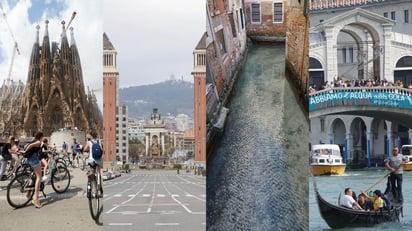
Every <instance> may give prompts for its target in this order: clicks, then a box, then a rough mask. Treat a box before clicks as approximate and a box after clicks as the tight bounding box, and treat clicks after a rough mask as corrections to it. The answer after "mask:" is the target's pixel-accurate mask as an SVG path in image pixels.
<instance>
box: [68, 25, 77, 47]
mask: <svg viewBox="0 0 412 231" xmlns="http://www.w3.org/2000/svg"><path fill="white" fill-rule="evenodd" d="M69 30H70V46H73V45H74V44H76V41H75V40H74V33H73V27H70V29H69Z"/></svg>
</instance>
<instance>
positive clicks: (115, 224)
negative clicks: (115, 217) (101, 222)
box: [109, 223, 133, 226]
mask: <svg viewBox="0 0 412 231" xmlns="http://www.w3.org/2000/svg"><path fill="white" fill-rule="evenodd" d="M109 225H113V226H119V225H133V223H109Z"/></svg>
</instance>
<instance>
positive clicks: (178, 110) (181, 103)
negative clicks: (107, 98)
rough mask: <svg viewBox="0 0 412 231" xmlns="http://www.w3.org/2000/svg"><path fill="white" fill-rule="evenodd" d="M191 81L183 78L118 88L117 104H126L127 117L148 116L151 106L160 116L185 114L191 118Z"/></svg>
mask: <svg viewBox="0 0 412 231" xmlns="http://www.w3.org/2000/svg"><path fill="white" fill-rule="evenodd" d="M193 97H194V90H193V83H191V82H188V81H184V80H167V81H164V82H160V83H156V84H150V85H143V86H133V87H127V88H120V89H119V105H126V106H127V107H128V109H129V118H136V119H143V118H149V117H150V115H151V113H152V110H153V108H158V109H159V113H160V114H161V115H162V116H166V115H167V114H168V113H170V114H172V115H174V116H176V115H178V114H187V115H189V116H190V117H191V118H193V112H194V108H193V107H194V106H193V101H194V98H193Z"/></svg>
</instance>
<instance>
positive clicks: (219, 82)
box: [206, 0, 247, 158]
mask: <svg viewBox="0 0 412 231" xmlns="http://www.w3.org/2000/svg"><path fill="white" fill-rule="evenodd" d="M206 17H207V20H206V53H207V67H206V69H207V70H206V142H207V158H209V156H210V152H211V151H212V150H213V145H214V139H215V138H216V132H219V131H220V130H221V129H222V128H223V127H224V122H223V121H224V120H225V117H226V114H227V112H228V109H227V108H226V106H227V103H228V100H229V98H230V92H231V89H232V87H233V85H234V83H235V81H236V76H237V73H238V72H239V70H240V68H241V66H242V63H243V62H244V60H245V55H246V52H247V51H246V48H247V37H246V15H245V9H244V7H243V3H242V2H241V1H231V2H228V1H223V0H208V1H207V6H206Z"/></svg>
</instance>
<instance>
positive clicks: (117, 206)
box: [106, 205, 120, 214]
mask: <svg viewBox="0 0 412 231" xmlns="http://www.w3.org/2000/svg"><path fill="white" fill-rule="evenodd" d="M119 207H120V206H119V205H115V206H114V207H113V208H112V209H109V211H107V212H106V214H109V213H111V212H113V211H114V210H115V209H117V208H119Z"/></svg>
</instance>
